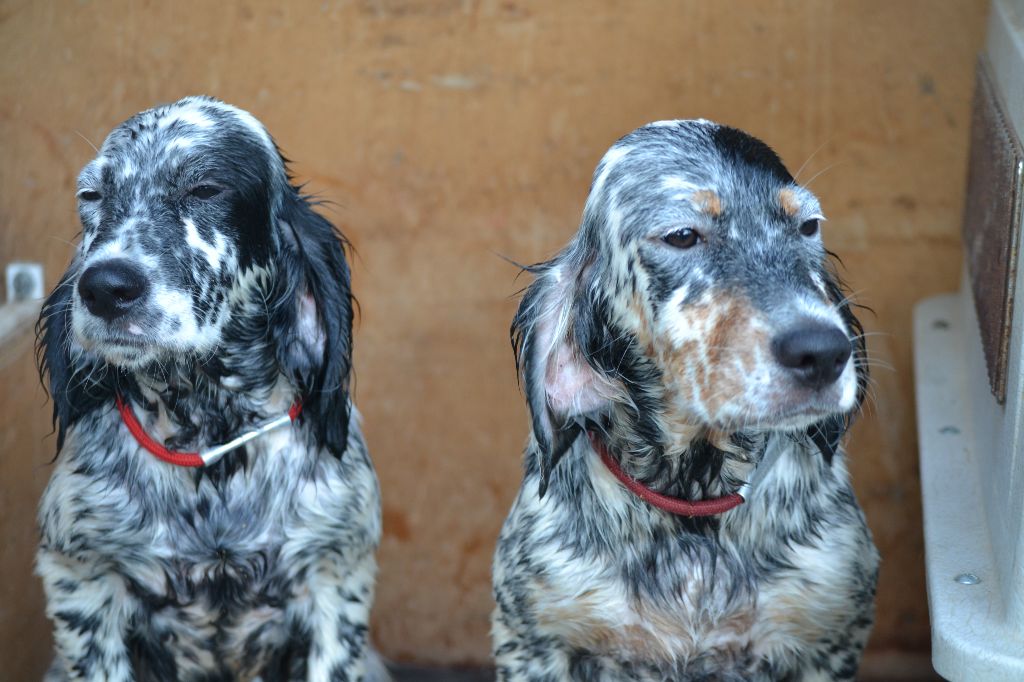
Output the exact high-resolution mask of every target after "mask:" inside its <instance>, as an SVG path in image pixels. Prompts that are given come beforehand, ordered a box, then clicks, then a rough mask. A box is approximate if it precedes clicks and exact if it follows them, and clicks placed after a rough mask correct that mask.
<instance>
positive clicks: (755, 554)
mask: <svg viewBox="0 0 1024 682" xmlns="http://www.w3.org/2000/svg"><path fill="white" fill-rule="evenodd" d="M820 213H821V208H820V206H819V205H818V201H817V199H816V198H815V197H814V196H813V195H812V194H811V193H810V192H809V191H808V190H807V189H805V188H802V187H800V186H798V185H797V184H796V183H795V182H794V181H793V178H792V177H791V176H790V174H789V173H788V171H786V169H785V167H784V166H783V165H782V163H781V161H780V160H779V158H778V157H777V156H776V154H775V153H774V152H772V151H771V149H770V148H768V147H767V146H766V145H764V144H763V143H761V142H760V141H758V140H755V139H754V138H752V137H750V136H748V135H746V134H744V133H742V132H740V131H738V130H735V129H732V128H728V127H725V126H719V125H716V124H714V123H710V122H708V121H665V122H661V123H656V124H652V125H650V126H645V127H643V128H641V129H639V130H637V131H634V132H633V133H631V134H630V135H627V136H626V137H624V138H623V139H621V140H619V141H618V142H617V143H616V144H615V145H614V146H613V147H612V148H611V149H610V150H609V151H608V153H607V154H606V155H605V157H604V158H603V159H602V161H601V163H600V164H599V165H598V167H597V169H596V171H595V174H594V180H593V184H592V186H591V191H590V196H589V198H588V200H587V204H586V207H585V209H584V214H583V220H582V224H581V227H580V229H579V232H578V233H577V234H576V236H575V237H574V238H573V240H572V241H571V242H570V244H569V245H568V246H567V247H566V248H565V249H564V250H563V251H562V252H561V253H559V254H558V255H557V256H556V257H555V258H553V259H552V260H550V261H548V262H546V263H542V264H540V265H538V266H535V267H532V268H529V269H530V271H531V272H532V273H533V274H534V275H535V277H536V279H535V281H534V283H533V284H532V285H531V286H530V287H529V289H528V290H527V291H526V294H525V296H524V298H523V301H522V304H521V306H520V308H519V312H518V314H517V316H516V319H515V321H514V323H513V329H512V331H513V343H514V347H515V350H516V359H517V363H518V366H519V369H520V372H521V374H522V379H523V386H524V390H525V393H526V397H527V401H528V404H529V407H530V412H531V415H532V420H533V433H532V435H531V438H530V441H529V443H528V445H527V448H526V453H525V461H526V471H525V477H524V481H523V486H522V488H521V490H520V493H519V496H518V498H517V499H516V501H515V503H514V505H513V507H512V510H511V512H510V514H509V516H508V519H507V520H506V522H505V525H504V527H503V529H502V533H501V538H500V540H499V543H498V548H497V552H496V555H495V560H494V596H495V600H496V602H497V608H496V610H495V612H494V617H493V622H492V624H493V630H492V634H493V641H494V654H495V657H496V660H497V666H498V679H499V680H500V681H502V682H513V681H515V682H520V681H526V680H529V681H531V682H561V681H563V680H579V681H587V682H596V681H601V682H611V681H613V680H615V681H617V680H623V681H625V680H643V681H650V682H654V681H659V682H660V681H663V680H673V681H675V682H682V681H684V680H689V681H697V680H708V681H710V680H716V681H732V680H735V681H739V680H758V681H767V680H793V681H796V680H801V681H804V682H809V681H811V680H852V679H854V676H855V673H856V670H857V666H858V663H859V660H860V656H861V653H862V651H863V648H864V645H865V643H866V640H867V638H868V634H869V631H870V628H871V624H872V621H873V612H874V607H873V599H874V590H875V582H876V576H877V566H878V556H877V552H876V550H875V548H874V545H873V543H872V540H871V535H870V532H869V531H868V528H867V525H866V524H865V520H864V516H863V514H862V513H861V510H860V508H859V506H858V504H857V501H856V499H855V497H854V494H853V490H852V487H851V484H850V477H849V474H848V472H847V468H846V461H845V454H844V452H843V450H842V448H841V447H840V444H839V443H840V439H841V437H842V435H843V433H844V432H845V431H846V429H847V427H848V424H849V420H850V418H851V417H852V415H853V414H854V413H855V412H856V411H857V409H858V407H859V405H860V403H861V400H862V398H863V392H864V386H865V384H866V381H867V367H866V356H865V353H864V345H863V336H862V330H861V327H860V324H859V323H858V321H857V320H856V318H855V317H854V316H853V314H852V312H851V311H850V307H849V302H848V301H847V299H846V297H845V296H844V295H843V293H842V290H841V287H840V285H839V283H838V280H837V279H836V278H835V275H834V272H833V271H832V269H831V267H830V265H829V254H828V252H827V251H826V250H825V249H824V247H823V245H822V242H821V239H820V236H819V234H818V233H817V231H816V230H815V232H814V234H809V235H808V234H803V233H802V232H801V226H802V225H804V224H808V223H809V221H810V222H812V223H813V221H816V220H822V219H823V217H822V216H821V215H820ZM808 227H816V223H815V224H813V225H808ZM682 228H691V229H693V230H695V231H696V232H697V233H698V234H699V240H698V241H697V242H696V243H694V244H693V245H692V246H685V247H683V248H681V247H680V246H679V243H680V240H679V239H676V240H675V241H676V245H675V246H673V245H671V244H670V243H667V242H666V238H667V237H669V236H670V235H673V234H676V235H678V234H679V230H681V229H682ZM808 231H810V230H809V229H808ZM690 236H692V235H690ZM670 241H671V240H670ZM808 319H811V320H815V321H818V322H820V323H821V324H828V325H834V326H835V327H837V328H838V329H840V330H842V331H844V332H845V333H846V334H847V336H848V337H849V338H850V339H851V341H852V343H853V346H854V354H853V356H852V358H851V359H850V360H849V361H848V362H847V365H846V366H845V368H843V370H842V374H841V375H840V376H839V378H838V379H837V380H836V381H835V382H834V383H833V384H830V385H828V386H823V387H820V388H818V389H812V388H808V387H806V386H800V385H797V382H795V381H793V380H791V378H790V376H789V375H787V373H786V370H785V368H783V367H781V366H780V365H778V364H777V363H776V361H775V360H774V359H773V355H772V351H771V343H772V338H773V337H775V335H776V334H778V333H780V332H781V331H783V330H786V329H788V328H790V327H791V326H792V325H794V324H798V323H800V321H801V320H808ZM588 429H589V430H592V431H594V432H596V433H598V434H599V435H600V437H601V438H603V439H604V440H605V441H606V442H607V443H608V444H609V449H610V451H611V452H612V453H614V456H616V457H617V458H618V460H619V462H620V464H621V466H622V467H623V469H624V470H625V471H626V472H627V473H628V474H629V475H631V476H632V477H633V478H635V479H638V480H640V481H642V482H643V483H644V484H645V485H647V486H648V487H651V488H653V489H655V490H658V491H659V492H662V493H665V494H667V495H672V496H677V497H683V498H687V499H703V498H708V497H714V496H719V495H724V494H727V493H729V492H733V491H734V490H736V489H737V487H738V486H739V485H740V484H742V482H744V481H745V480H747V479H748V478H749V477H750V475H751V472H752V471H753V469H754V467H755V466H756V464H757V463H758V462H759V461H760V460H761V458H762V457H763V456H764V454H765V452H767V451H768V449H769V448H777V449H779V458H778V460H777V461H776V463H775V465H774V466H773V467H772V468H771V469H770V470H768V473H767V475H766V476H765V477H764V478H763V479H762V480H760V481H759V482H758V483H757V485H756V487H755V488H754V490H753V493H752V495H751V497H750V499H749V500H748V501H747V503H746V504H744V505H742V506H740V507H738V508H736V509H734V510H732V511H729V512H726V513H725V514H722V515H720V516H718V517H707V518H684V517H679V516H674V515H671V514H668V513H666V512H663V511H660V510H658V509H656V508H654V507H651V506H649V505H647V504H646V503H645V502H643V501H641V500H640V499H639V498H637V497H635V496H633V495H632V494H631V493H629V492H628V491H627V490H626V489H625V488H624V487H623V486H622V485H621V484H620V483H619V482H618V481H617V479H615V478H614V477H613V476H612V475H611V473H610V472H609V471H608V470H607V468H606V467H605V466H604V465H603V463H602V462H601V461H600V459H599V458H598V456H597V454H596V453H595V451H594V449H593V447H592V446H591V444H590V441H589V439H588V438H586V437H585V436H584V435H583V434H584V432H585V431H586V430H588Z"/></svg>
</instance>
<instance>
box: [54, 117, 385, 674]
mask: <svg viewBox="0 0 1024 682" xmlns="http://www.w3.org/2000/svg"><path fill="white" fill-rule="evenodd" d="M78 202H79V203H78V205H79V212H80V215H81V222H82V239H81V242H80V244H79V245H78V248H77V250H76V252H75V255H74V258H73V260H72V262H71V265H70V266H69V268H68V270H67V272H66V273H65V275H64V277H63V278H62V279H61V281H60V283H59V284H58V285H57V287H56V288H55V289H54V291H53V293H52V294H51V295H50V297H49V299H48V300H47V302H46V304H45V306H44V309H43V313H42V316H41V318H40V325H39V332H40V338H39V357H40V365H41V369H42V371H43V372H44V373H45V374H46V375H48V378H49V389H50V394H51V396H52V398H53V403H54V420H55V422H56V428H57V449H58V457H57V460H56V466H55V469H54V471H53V476H52V478H51V480H50V483H49V486H48V487H47V489H46V492H45V493H44V495H43V499H42V502H41V506H40V511H39V520H40V524H41V530H42V540H41V545H40V548H39V554H38V572H39V575H40V576H42V579H43V583H44V586H45V590H46V596H47V612H48V615H49V616H50V618H51V619H52V620H53V623H54V627H55V633H54V640H55V644H56V658H55V661H54V664H53V667H52V669H51V671H50V673H49V674H48V679H51V680H113V681H120V680H133V679H134V680H255V679H260V680H263V682H269V681H270V680H299V679H301V680H325V681H326V680H364V679H376V676H378V675H380V674H382V669H381V668H379V661H378V660H377V659H376V658H375V657H374V656H373V654H372V653H371V652H370V651H369V648H368V644H367V637H368V632H367V621H368V616H369V610H370V604H371V601H372V599H373V585H374V575H375V572H376V563H375V558H374V552H375V549H376V547H377V543H378V539H379V536H380V502H379V491H378V487H377V480H376V476H375V474H374V471H373V467H372V465H371V463H370V459H369V456H368V454H367V451H366V445H365V443H364V441H363V437H362V435H361V433H360V430H359V416H358V414H357V413H356V411H355V409H354V408H353V407H352V406H351V404H350V402H349V396H348V385H349V381H348V380H349V362H350V357H351V321H352V320H351V317H352V303H351V296H350V293H349V274H348V267H347V265H346V262H345V252H344V243H343V241H342V238H341V237H340V235H339V234H338V233H337V232H336V231H335V229H334V228H333V227H332V225H331V224H330V223H329V222H327V221H326V220H325V219H324V218H322V217H320V216H319V215H317V214H316V213H315V212H314V211H313V210H312V208H311V205H310V202H309V201H308V200H307V198H305V197H304V196H303V195H302V194H301V193H300V192H299V190H298V189H297V188H296V187H294V186H293V185H292V184H291V182H290V179H289V177H288V174H287V171H286V167H285V163H284V160H283V159H282V157H281V155H280V153H279V152H278V149H277V147H276V146H275V144H274V142H273V140H272V139H271V137H270V136H269V135H268V134H267V132H266V130H265V129H264V127H263V126H262V125H261V124H260V123H259V122H258V121H257V120H256V119H255V118H253V117H252V116H251V115H250V114H248V113H246V112H244V111H241V110H239V109H236V108H234V107H231V106H228V105H226V104H224V103H222V102H219V101H216V100H213V99H209V98H203V97H192V98H187V99H183V100H181V101H179V102H175V103H174V104H171V105H168V106H162V107H157V108H155V109H151V110H148V111H144V112H142V113H140V114H138V115H136V116H134V117H132V118H130V119H129V120H127V121H125V122H124V123H122V124H121V125H119V126H118V127H117V128H115V129H114V131H113V132H111V133H110V135H109V137H107V139H106V141H105V142H104V143H103V146H102V148H101V149H100V150H99V152H98V155H97V156H96V158H95V159H94V160H93V161H91V162H90V163H89V164H88V165H86V167H85V168H84V169H83V170H82V173H81V175H80V177H79V180H78ZM239 443H241V444H239ZM222 445H223V446H225V447H218V446H222ZM232 446H237V447H234V448H233V449H232ZM183 450H184V451H186V452H182V451H183ZM197 451H198V452H197Z"/></svg>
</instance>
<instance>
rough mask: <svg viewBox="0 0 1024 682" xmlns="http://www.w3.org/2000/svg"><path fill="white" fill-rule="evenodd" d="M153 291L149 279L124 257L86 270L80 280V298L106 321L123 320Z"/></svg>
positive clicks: (88, 307) (91, 310)
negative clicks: (133, 306) (150, 288)
mask: <svg viewBox="0 0 1024 682" xmlns="http://www.w3.org/2000/svg"><path fill="white" fill-rule="evenodd" d="M148 290H149V281H148V280H147V279H146V276H145V275H144V274H143V273H142V271H141V270H139V268H138V267H136V266H135V265H134V264H133V263H132V262H131V261H128V260H125V259H123V258H117V259H113V260H107V261H103V262H102V263H97V264H96V265H93V266H91V267H89V268H88V269H86V271H85V272H83V273H82V277H81V278H80V279H79V280H78V295H79V296H80V297H81V298H82V302H83V303H84V304H85V307H86V308H87V309H88V310H89V312H90V313H92V314H93V315H96V316H97V317H102V318H103V319H104V320H108V321H110V320H114V319H116V318H118V317H121V316H122V315H124V314H125V313H127V312H128V311H129V310H131V308H132V305H133V304H134V303H135V302H136V301H138V300H140V299H141V298H143V297H144V296H145V295H146V292H147V291H148Z"/></svg>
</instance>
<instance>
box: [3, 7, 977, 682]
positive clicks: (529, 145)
mask: <svg viewBox="0 0 1024 682" xmlns="http://www.w3.org/2000/svg"><path fill="white" fill-rule="evenodd" d="M985 15H986V3H985V2H984V1H983V0H972V1H957V0H917V1H906V2H889V1H887V0H877V1H872V2H843V3H834V2H804V3H798V2H778V1H772V2H764V1H761V0H746V1H744V2H730V3H711V2H698V1H689V2H655V1H653V0H652V1H646V2H615V1H613V0H606V1H602V2H585V1H582V0H573V1H569V0H566V1H560V2H539V1H538V2H521V1H519V0H503V1H494V0H480V1H476V0H465V1H461V0H439V1H436V2H428V1H425V0H365V1H348V2H335V1H330V0H329V1H325V2H316V3H287V4H286V3H276V2H256V1H252V2H225V3H205V2H197V1H180V2H174V3H161V2H134V3H132V2H108V3H88V2H52V3H39V2H31V1H12V0H7V1H5V2H2V3H0V149H2V155H0V262H6V261H8V260H10V259H13V258H28V259H35V260H40V261H43V262H44V263H45V264H46V267H47V273H48V278H49V281H50V283H51V284H52V282H53V281H54V280H55V278H56V276H57V274H58V273H59V271H60V270H61V269H62V268H63V266H64V264H65V263H66V261H67V259H68V257H69V253H70V251H71V246H70V242H69V240H73V239H74V235H75V232H76V231H77V227H76V224H75V211H74V200H73V183H74V177H75V174H76V173H77V171H78V169H79V168H80V167H81V165H82V164H83V163H85V162H86V161H87V160H88V159H89V157H90V155H91V153H92V152H91V149H90V145H89V142H88V141H89V140H91V141H92V142H94V143H99V142H100V140H101V139H102V138H103V136H104V135H105V134H106V132H107V131H108V130H109V129H110V127H111V126H112V125H114V124H116V123H117V122H119V121H121V120H122V119H124V118H126V117H127V116H129V115H130V114H132V113H134V112H135V111H137V110H139V109H143V108H146V107H148V106H151V105H153V104H155V103H159V102H166V101H169V100H173V99H176V98H178V97H179V96H182V95H185V94H191V93H209V94H213V95H216V96H219V97H221V98H223V99H225V100H227V101H229V102H232V103H234V104H237V105H239V106H242V107H244V108H246V109H249V110H250V111H252V112H253V113H254V114H256V115H257V116H258V117H259V118H261V119H262V120H263V121H264V122H265V123H266V124H267V126H268V128H269V129H270V131H271V132H272V133H273V134H274V135H275V137H276V138H277V139H278V141H279V142H280V143H281V145H282V146H283V148H284V150H285V151H286V153H287V155H288V156H289V157H291V158H293V159H296V161H297V163H296V165H295V170H296V171H297V174H298V176H299V177H300V178H302V179H305V180H309V182H310V184H309V187H310V188H311V189H312V190H313V191H315V192H317V193H319V194H320V195H322V196H323V197H325V198H328V199H331V200H333V201H335V202H336V204H335V205H334V206H332V207H330V208H329V209H328V211H329V215H330V217H331V218H332V219H333V220H335V221H336V222H337V223H339V224H340V225H341V226H342V227H343V228H344V230H345V231H346V233H347V234H348V235H349V237H350V238H351V239H352V240H353V242H354V243H355V246H356V248H357V251H358V256H357V257H356V258H355V261H354V271H355V287H356V292H357V294H358V297H359V299H360V302H361V304H362V311H363V314H362V318H361V321H360V323H359V327H358V332H357V346H356V355H357V357H356V367H357V372H358V377H357V379H358V381H357V389H356V398H357V400H358V403H359V405H360V407H361V408H362V410H363V413H364V414H365V417H366V425H367V429H366V430H367V434H368V436H369V440H370V444H371V447H372V451H373V453H374V457H375V459H376V462H377V465H378V468H379V470H380V476H381V482H382V485H383V489H384V508H385V520H386V526H385V531H386V537H385V539H384V543H383V547H382V549H381V552H380V563H381V572H380V583H379V590H378V594H379V597H378V601H377V609H376V619H375V628H374V629H375V636H376V638H377V640H378V641H379V643H380V646H381V648H382V649H383V650H384V651H385V652H386V653H387V654H389V655H391V656H394V657H398V658H401V659H405V660H419V661H424V662H453V661H463V662H468V661H480V660H482V659H484V658H485V657H486V656H487V651H488V645H487V630H488V613H489V611H490V609H491V601H490V596H489V590H488V580H489V577H488V576H489V563H490V556H491V552H492V549H493V543H494V539H495V537H496V534H497V532H498V527H499V525H500V522H501V520H502V518H503V517H504V515H505V512H506V511H507V508H508V506H509V503H510V502H511V500H512V497H513V495H514V493H515V490H516V487H517V485H518V480H519V470H520V463H519V450H520V447H521V445H522V443H523V441H524V438H525V436H526V419H525V415H524V407H523V402H522V399H521V396H520V395H519V393H518V389H517V386H516V380H515V377H514V373H513V363H512V356H511V353H510V351H509V346H508V342H507V329H508V322H509V320H510V318H511V315H512V312H513V309H514V306H515V300H514V298H513V294H514V292H515V291H516V290H517V289H518V288H519V287H520V286H522V284H523V280H519V281H516V279H515V277H516V271H515V269H514V268H513V267H511V266H510V265H508V264H507V263H506V262H504V261H503V260H501V259H500V258H499V257H498V256H497V254H505V255H508V256H509V257H511V258H514V259H516V260H518V261H521V262H531V261H536V260H540V259H542V258H544V257H545V256H547V255H550V254H551V253H552V252H554V251H555V250H556V249H557V248H558V247H559V246H560V245H561V244H563V243H564V242H565V241H566V240H567V238H568V237H569V235H570V234H571V233H572V231H573V230H574V228H575V226H576V224H577V221H578V216H579V213H580V209H581V206H582V203H583V200H584V198H585V195H586V190H587V185H588V182H589V178H590V173H591V171H592V169H593V166H594V165H595V163H596V162H597V160H598V159H599V158H600V156H601V154H602V153H603V152H604V150H605V149H606V148H607V146H608V145H609V144H610V143H611V142H613V141H614V140H615V139H616V138H617V137H618V136H620V135H622V134H623V133H625V132H628V131H629V130H630V129H632V128H634V127H635V126H637V125H639V124H642V123H644V122H646V121H650V120H654V119H661V118H674V117H697V116H702V117H707V118H712V119H717V120H721V121H723V122H728V123H731V124H733V125H737V126H739V127H742V128H745V129H747V130H749V131H751V132H753V133H755V134H756V135H758V136H760V137H762V138H763V139H765V140H767V141H769V142H770V143H771V144H773V145H774V146H775V147H776V148H777V149H778V150H779V151H780V153H781V154H782V156H783V157H784V159H785V160H786V161H787V162H788V164H789V165H790V166H791V168H793V169H795V168H798V167H800V166H802V165H803V164H804V163H805V162H806V167H805V168H804V170H803V172H802V173H801V174H800V178H801V179H802V180H803V181H806V182H808V183H810V184H811V186H812V187H813V189H814V190H815V191H816V192H817V193H818V194H819V196H820V197H821V199H822V203H823V204H824V206H825V210H826V213H827V214H828V216H829V221H828V223H827V225H826V226H825V235H826V241H827V243H828V245H829V246H830V247H831V248H832V249H834V250H835V251H837V252H839V253H840V254H841V255H842V256H843V259H844V261H845V263H846V266H847V270H848V272H847V275H848V279H849V281H850V282H851V283H852V285H853V287H854V288H855V290H856V291H857V295H858V298H859V299H860V301H862V302H864V303H866V304H868V305H870V306H871V307H872V308H873V309H874V311H875V314H874V315H871V314H868V315H866V316H865V322H866V324H867V326H868V327H869V328H870V330H871V331H872V332H878V333H877V334H876V335H874V336H872V337H871V339H870V341H871V349H872V354H873V356H874V357H876V358H878V359H880V360H882V361H883V362H884V363H888V364H891V365H892V367H893V369H891V370H889V369H884V368H879V369H877V370H876V372H875V382H876V383H875V389H874V392H873V399H872V403H871V405H870V406H869V408H868V416H867V417H866V418H865V419H863V420H862V421H861V422H860V424H859V426H858V427H857V428H856V431H855V434H854V438H853V442H852V452H853V457H852V462H853V463H852V467H853V471H854V475H855V478H856V484H857V489H858V492H859V495H860V499H861V501H862V502H863V504H864V507H865V509H866V510H867V514H868V517H869V519H870V522H871V526H872V528H873V530H874V533H875V537H876V540H877V542H878V544H879V546H880V548H881V550H882V554H883V555H884V557H885V563H884V567H883V572H882V580H881V587H880V591H879V618H878V626H877V628H876V630H875V636H874V639H873V642H872V646H873V647H874V648H875V649H876V650H879V649H882V648H903V649H920V648H923V647H926V646H927V638H928V626H927V609H926V603H925V595H924V587H923V568H922V543H921V519H920V512H919V500H918V495H919V488H918V482H917V466H916V457H917V455H916V447H917V445H916V438H915V434H914V417H913V415H914V402H913V394H912V379H911V338H910V312H911V306H912V305H913V303H914V301H916V300H917V299H919V298H921V297H923V296H926V295H928V294H931V293H934V292H940V291H945V290H950V289H953V288H954V287H955V286H956V283H957V274H958V271H959V264H960V251H959V245H958V225H959V220H960V211H961V204H962V201H961V195H962V188H963V184H964V159H965V143H966V139H967V135H966V124H967V112H968V101H969V95H970V91H971V86H972V66H973V63H974V57H975V54H976V51H977V50H978V49H979V46H980V45H981V41H982V35H983V25H984V19H985ZM26 348H27V344H26ZM30 364H31V358H30V354H29V353H28V352H27V351H26V352H25V353H24V354H23V356H22V360H21V364H19V365H15V366H11V367H8V368H7V369H4V370H2V374H0V376H2V380H3V382H4V383H3V386H4V391H3V392H2V394H0V405H2V406H3V410H2V412H0V414H3V417H2V424H0V425H2V427H3V429H4V431H3V433H2V435H0V442H2V444H3V451H2V453H0V477H2V478H0V515H2V516H0V533H2V536H0V542H2V543H3V546H4V550H3V556H2V559H0V574H2V575H3V576H4V579H3V580H2V581H0V660H3V661H4V670H5V673H4V674H8V673H10V674H12V675H13V677H11V679H32V677H33V676H34V675H35V674H36V673H37V672H38V671H39V670H40V669H41V667H42V666H43V665H44V664H45V660H46V658H47V656H48V654H47V653H46V648H47V647H48V639H47V635H46V625H45V623H44V620H43V618H42V616H41V609H42V606H41V600H40V591H39V589H38V586H37V584H36V581H35V579H34V578H32V577H31V576H30V562H31V554H32V549H33V548H32V545H33V542H34V532H33V530H32V526H31V524H32V523H33V512H34V505H35V502H36V499H37V496H38V493H39V490H40V489H41V486H42V484H43V483H44V481H45V478H46V476H47V462H48V460H49V458H50V457H51V456H52V450H53V440H52V438H49V439H44V438H43V436H44V435H45V434H46V433H47V431H48V425H47V419H48V411H49V407H48V406H44V402H43V401H44V398H43V394H42V392H41V391H40V390H39V389H38V388H37V387H36V385H35V383H34V378H33V375H32V370H31V367H30Z"/></svg>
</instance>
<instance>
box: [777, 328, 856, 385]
mask: <svg viewBox="0 0 1024 682" xmlns="http://www.w3.org/2000/svg"><path fill="white" fill-rule="evenodd" d="M852 352H853V344H851V343H850V339H848V338H846V334H844V333H843V332H842V330H841V329H838V328H837V327H833V326H830V325H826V324H822V323H820V322H810V323H803V324H800V325H797V326H796V327H794V328H792V329H790V330H788V331H785V332H783V333H781V334H779V335H778V336H776V337H775V338H774V339H773V340H772V353H774V354H775V359H776V360H778V361H779V364H780V365H782V366H783V367H787V368H789V369H790V370H791V371H792V373H793V376H794V377H795V378H796V380H797V381H799V382H800V383H801V384H803V385H805V386H809V387H811V388H814V389H819V388H823V387H825V386H828V385H829V384H832V383H834V382H835V380H836V379H838V378H839V375H841V374H842V373H843V369H844V368H845V367H846V361H847V360H849V359H850V354H851V353H852Z"/></svg>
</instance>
